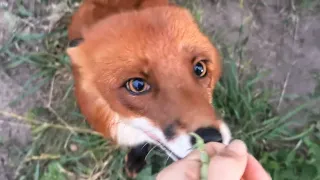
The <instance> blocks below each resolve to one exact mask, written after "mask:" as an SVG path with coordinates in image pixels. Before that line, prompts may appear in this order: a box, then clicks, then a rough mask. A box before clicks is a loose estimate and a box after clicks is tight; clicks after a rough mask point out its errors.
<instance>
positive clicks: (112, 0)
mask: <svg viewBox="0 0 320 180" xmlns="http://www.w3.org/2000/svg"><path fill="white" fill-rule="evenodd" d="M167 4H168V0H84V1H83V2H82V4H81V6H80V7H79V9H78V10H77V11H76V12H75V14H74V15H73V17H72V21H71V24H70V25H69V28H68V37H69V39H70V40H71V39H76V38H80V37H82V35H81V34H82V32H83V31H85V30H86V29H88V28H89V27H91V26H92V25H93V24H95V23H97V22H98V21H100V20H101V19H103V18H105V17H107V16H110V15H113V14H117V13H120V12H124V11H128V10H134V9H142V8H147V7H153V6H160V5H167Z"/></svg>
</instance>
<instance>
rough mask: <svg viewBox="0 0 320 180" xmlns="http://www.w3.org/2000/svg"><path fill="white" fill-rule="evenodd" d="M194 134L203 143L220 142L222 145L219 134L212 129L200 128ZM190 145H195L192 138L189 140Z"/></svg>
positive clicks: (194, 140)
mask: <svg viewBox="0 0 320 180" xmlns="http://www.w3.org/2000/svg"><path fill="white" fill-rule="evenodd" d="M195 133H196V134H198V135H199V136H200V137H201V138H202V139H203V141H204V142H205V143H208V142H220V143H222V136H221V134H220V132H219V131H218V130H217V129H215V128H212V127H209V128H200V129H197V130H196V131H195ZM191 143H192V144H195V143H196V139H195V138H194V137H192V138H191Z"/></svg>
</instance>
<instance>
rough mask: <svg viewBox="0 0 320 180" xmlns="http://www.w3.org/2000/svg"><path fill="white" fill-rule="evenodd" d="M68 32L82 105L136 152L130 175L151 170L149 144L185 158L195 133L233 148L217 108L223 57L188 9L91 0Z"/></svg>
mask: <svg viewBox="0 0 320 180" xmlns="http://www.w3.org/2000/svg"><path fill="white" fill-rule="evenodd" d="M68 33H69V34H68V36H69V41H70V43H69V47H68V49H67V53H68V55H69V56H70V59H71V62H72V69H73V76H74V80H75V95H76V99H77V103H78V104H79V107H80V109H81V112H82V113H83V115H84V116H85V117H86V119H87V121H88V123H89V124H90V125H91V126H92V128H94V129H95V130H96V131H98V132H100V133H101V134H103V135H104V137H105V138H107V139H110V140H112V141H113V142H115V143H116V144H118V145H120V146H126V147H130V148H131V151H130V152H129V153H128V155H127V156H126V171H127V174H128V175H129V176H131V177H135V175H136V174H137V173H138V172H139V171H140V170H141V169H142V168H143V167H144V165H145V157H146V155H147V154H148V144H155V145H157V146H159V147H160V148H162V149H163V150H164V151H165V152H166V153H167V154H168V156H170V157H171V158H172V159H173V160H179V159H181V158H184V157H185V156H187V155H188V154H189V153H190V152H191V150H192V145H193V143H194V139H193V138H191V136H190V135H189V134H190V133H191V132H196V133H198V134H199V135H200V136H201V137H202V138H203V139H204V141H205V142H210V141H216V142H222V143H224V144H228V143H229V141H230V140H231V132H230V130H229V127H228V125H227V124H226V123H225V122H224V121H223V120H221V119H220V118H218V117H217V115H216V113H215V110H214V109H213V107H212V105H211V103H212V92H213V89H214V86H215V84H216V83H217V81H218V80H219V78H220V76H221V62H220V56H219V53H218V51H217V49H216V48H215V47H214V46H213V45H212V44H211V42H210V40H209V39H208V38H207V37H206V36H205V35H204V34H202V33H201V31H200V30H199V27H198V25H197V23H196V22H195V21H194V19H193V17H192V15H191V14H190V13H189V11H188V10H187V9H184V8H182V7H178V6H176V5H173V4H169V3H168V1H167V0H131V1H128V0H85V1H84V2H83V3H82V5H81V6H80V8H79V9H78V11H76V12H75V14H74V15H73V18H72V22H71V24H70V26H69V29H68Z"/></svg>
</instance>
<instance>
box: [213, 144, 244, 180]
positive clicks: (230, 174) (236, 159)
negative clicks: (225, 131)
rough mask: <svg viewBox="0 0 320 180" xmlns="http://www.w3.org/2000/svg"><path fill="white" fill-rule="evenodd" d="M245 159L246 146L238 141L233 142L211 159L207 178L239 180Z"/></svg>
mask: <svg viewBox="0 0 320 180" xmlns="http://www.w3.org/2000/svg"><path fill="white" fill-rule="evenodd" d="M247 159H248V153H247V147H246V145H245V144H244V143H243V142H242V141H240V140H234V141H233V142H231V144H230V145H228V146H226V147H225V148H224V149H223V150H222V151H220V152H219V153H218V154H217V155H216V156H214V157H213V158H212V159H211V161H210V165H209V172H208V177H209V179H213V180H216V179H219V180H235V179H240V178H241V177H242V175H243V173H244V170H245V168H246V164H247Z"/></svg>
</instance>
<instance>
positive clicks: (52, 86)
mask: <svg viewBox="0 0 320 180" xmlns="http://www.w3.org/2000/svg"><path fill="white" fill-rule="evenodd" d="M175 2H176V3H177V4H179V5H181V6H184V7H186V8H188V9H189V10H190V11H191V12H192V13H193V15H194V17H195V19H196V20H197V21H198V23H199V25H200V27H201V29H202V31H203V32H204V33H206V34H207V35H208V36H209V37H210V39H211V40H212V42H213V43H214V44H215V45H216V46H217V47H218V49H219V50H220V53H221V55H222V57H223V60H224V72H223V77H222V78H221V80H220V82H219V84H218V86H217V88H216V90H215V94H214V104H213V106H215V107H216V108H217V109H218V110H219V113H220V114H221V115H222V117H223V118H224V119H225V120H226V121H227V122H228V123H229V124H230V125H231V128H232V131H233V132H234V137H235V138H240V139H242V140H244V141H245V142H246V143H247V145H248V147H249V150H250V152H251V153H253V155H254V156H255V157H257V158H258V159H259V161H260V162H261V163H262V164H263V166H264V167H265V168H266V169H267V170H268V172H269V173H270V174H271V175H272V177H273V179H275V180H286V179H288V180H296V179H297V180H298V179H303V180H320V121H319V119H320V1H319V0H176V1H175ZM78 5H79V1H75V0H60V1H58V0H28V1H27V0H25V1H23V0H0V180H11V179H26V180H29V179H37V180H55V179H56V180H64V179H92V180H96V179H112V180H113V179H127V177H126V176H125V175H124V174H123V169H122V167H123V158H124V155H125V152H126V150H125V149H121V150H120V149H119V148H118V147H115V146H113V145H110V144H109V142H108V141H106V140H104V139H102V138H101V137H100V136H99V135H97V134H96V133H95V132H93V131H92V130H91V129H90V128H89V126H88V125H87V124H86V122H85V119H84V118H83V116H82V115H81V113H80V112H79V110H78V108H77V105H76V103H75V99H74V96H73V81H72V75H71V69H70V62H69V58H68V57H67V55H66V54H65V47H66V44H67V36H66V35H67V33H66V26H67V25H68V23H69V21H70V15H71V14H72V12H73V11H74V10H75V9H76V8H77V7H78ZM186 28H187V27H186ZM170 163H171V162H170V160H169V159H168V157H166V155H165V154H164V153H163V152H162V151H160V150H158V149H157V148H155V149H154V150H153V151H152V152H151V153H150V154H149V155H148V166H147V167H146V168H145V169H144V170H143V171H142V172H141V173H140V174H139V176H138V179H152V178H151V177H152V175H154V174H156V173H157V172H158V171H159V170H161V169H162V168H163V167H165V166H167V165H168V164H170Z"/></svg>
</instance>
